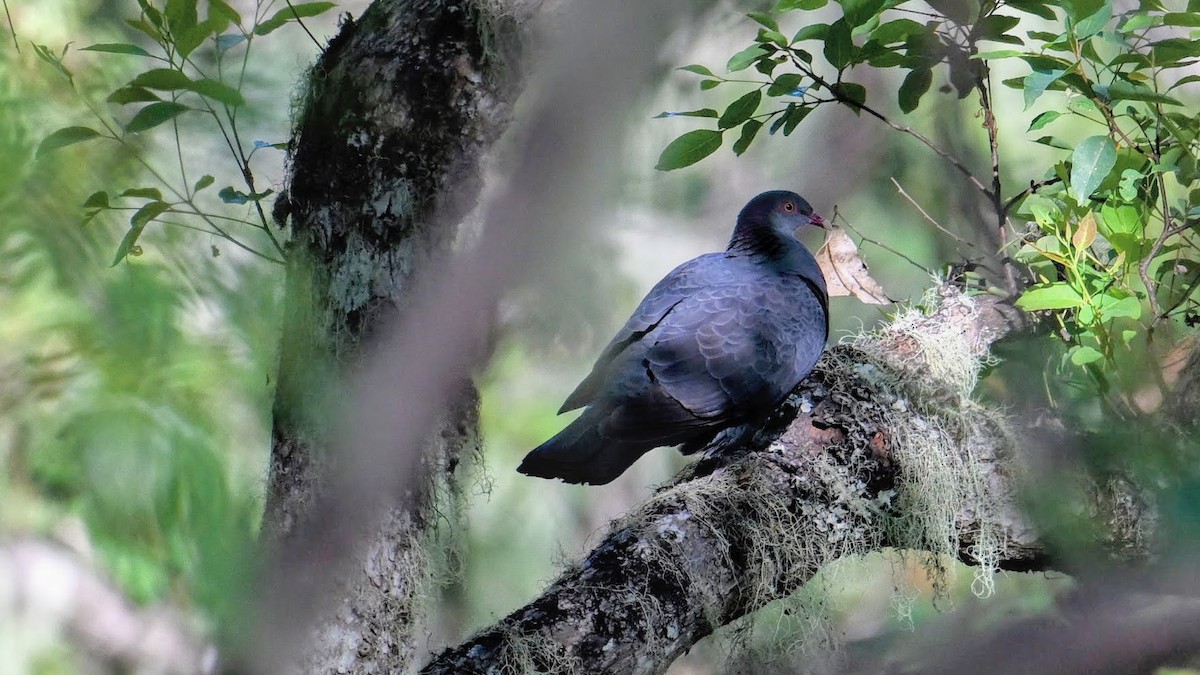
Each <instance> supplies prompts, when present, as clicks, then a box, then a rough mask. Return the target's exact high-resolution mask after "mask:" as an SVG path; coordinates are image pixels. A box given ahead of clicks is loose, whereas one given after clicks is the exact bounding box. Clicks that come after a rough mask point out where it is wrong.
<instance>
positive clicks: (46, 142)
mask: <svg viewBox="0 0 1200 675" xmlns="http://www.w3.org/2000/svg"><path fill="white" fill-rule="evenodd" d="M99 136H100V132H99V131H96V130H95V129H92V128H91V127H64V128H62V129H59V130H58V131H55V132H53V133H51V134H50V135H49V136H47V137H45V138H43V139H42V142H41V143H39V144H38V147H37V152H35V153H34V156H35V157H41V156H42V155H44V154H46V153H48V152H53V151H55V150H58V149H59V148H63V147H66V146H68V145H72V144H75V143H80V142H83V141H90V140H91V139H93V138H98V137H99Z"/></svg>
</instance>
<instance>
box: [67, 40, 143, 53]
mask: <svg viewBox="0 0 1200 675" xmlns="http://www.w3.org/2000/svg"><path fill="white" fill-rule="evenodd" d="M79 51H81V52H106V53H108V54H132V55H133V56H151V54H150V52H148V51H146V50H145V49H142V48H141V47H139V46H137V45H131V44H129V43H127V42H102V43H100V44H95V45H91V46H89V47H84V48H83V49H80V50H79Z"/></svg>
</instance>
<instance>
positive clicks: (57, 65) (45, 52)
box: [33, 44, 75, 83]
mask: <svg viewBox="0 0 1200 675" xmlns="http://www.w3.org/2000/svg"><path fill="white" fill-rule="evenodd" d="M63 51H64V53H65V52H66V47H63ZM33 52H34V53H35V54H37V56H38V58H40V59H41V60H43V61H45V62H46V63H49V64H50V65H51V66H52V67H53V68H54V69H55V70H57V71H58V73H59V74H60V75H62V76H63V77H65V78H67V82H71V83H74V82H75V78H74V77H73V76H72V75H71V71H70V70H68V69H67V67H66V66H65V65H63V62H62V58H61V57H60V56H58V55H57V54H55V53H54V52H53V51H51V50H50V48H49V47H47V46H46V45H38V44H35V45H34V46H33Z"/></svg>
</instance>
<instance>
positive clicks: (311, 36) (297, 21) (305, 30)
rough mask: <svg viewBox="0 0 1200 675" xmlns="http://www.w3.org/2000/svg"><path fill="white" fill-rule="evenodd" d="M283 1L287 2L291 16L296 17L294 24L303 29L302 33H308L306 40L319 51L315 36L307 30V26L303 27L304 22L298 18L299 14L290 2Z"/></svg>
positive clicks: (319, 45)
mask: <svg viewBox="0 0 1200 675" xmlns="http://www.w3.org/2000/svg"><path fill="white" fill-rule="evenodd" d="M284 1H285V2H287V6H288V9H290V10H292V14H295V15H296V23H298V24H300V27H301V28H303V29H304V32H305V33H308V38H309V39H310V40H312V41H313V44H314V45H316V46H317V49H320V48H321V43H320V42H318V41H317V38H316V36H315V35H313V34H312V31H310V30H309V29H308V26H305V25H304V21H303V20H302V19H301V18H300V13H299V12H297V11H296V8H295V7H293V6H292V0H284Z"/></svg>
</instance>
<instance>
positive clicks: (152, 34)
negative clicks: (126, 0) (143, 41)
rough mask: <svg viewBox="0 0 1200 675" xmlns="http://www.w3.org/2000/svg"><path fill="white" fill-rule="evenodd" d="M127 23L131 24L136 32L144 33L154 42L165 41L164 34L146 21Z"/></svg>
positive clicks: (127, 21) (130, 21)
mask: <svg viewBox="0 0 1200 675" xmlns="http://www.w3.org/2000/svg"><path fill="white" fill-rule="evenodd" d="M125 23H127V24H129V25H130V26H131V27H133V28H135V29H136V30H138V31H140V32H142V33H143V34H144V35H146V36H147V37H149V38H150V39H151V40H154V41H155V42H158V43H161V42H162V40H163V36H162V32H160V31H159V30H158V29H157V28H155V27H154V26H152V25H150V24H148V23H146V22H145V21H142V20H141V19H126V20H125Z"/></svg>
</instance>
